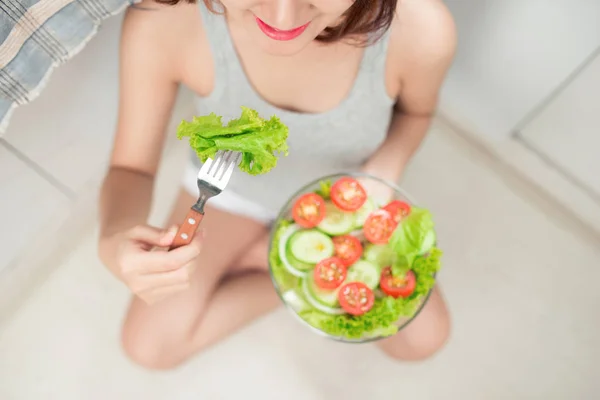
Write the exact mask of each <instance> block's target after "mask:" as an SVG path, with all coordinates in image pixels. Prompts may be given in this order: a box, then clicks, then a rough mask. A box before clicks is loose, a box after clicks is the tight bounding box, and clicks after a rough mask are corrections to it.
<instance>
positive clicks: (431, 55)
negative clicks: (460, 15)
mask: <svg viewBox="0 0 600 400" xmlns="http://www.w3.org/2000/svg"><path fill="white" fill-rule="evenodd" d="M398 3H399V4H398V8H397V10H396V18H395V19H394V22H393V23H392V26H391V32H390V46H389V50H388V52H389V53H388V68H387V69H388V74H387V75H388V79H389V78H390V76H392V77H393V78H391V79H395V80H396V81H398V78H400V80H403V78H404V77H406V76H410V75H411V74H412V72H413V71H415V70H417V69H418V70H421V71H423V70H429V69H432V70H435V69H440V70H442V71H437V72H438V73H439V72H442V73H443V72H445V71H446V69H447V68H448V67H449V65H450V63H451V61H452V59H453V57H454V53H455V51H456V41H457V37H456V27H455V25H454V19H453V18H452V14H451V13H450V11H449V10H448V9H447V8H446V6H445V5H444V3H443V2H442V1H441V0H400V1H399V2H398Z"/></svg>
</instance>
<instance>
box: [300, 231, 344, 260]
mask: <svg viewBox="0 0 600 400" xmlns="http://www.w3.org/2000/svg"><path fill="white" fill-rule="evenodd" d="M289 249H290V252H291V253H292V256H294V258H296V259H297V260H299V261H302V262H303V263H307V264H316V263H318V262H319V261H321V260H323V259H325V258H328V257H331V256H332V255H333V253H334V252H335V248H334V246H333V241H332V240H331V238H330V237H329V236H327V235H325V234H324V233H322V232H319V231H318V230H315V229H310V230H301V231H298V232H296V233H294V234H293V235H292V236H291V237H290V240H289Z"/></svg>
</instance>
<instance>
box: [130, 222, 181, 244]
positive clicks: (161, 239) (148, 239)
mask: <svg viewBox="0 0 600 400" xmlns="http://www.w3.org/2000/svg"><path fill="white" fill-rule="evenodd" d="M176 234H177V227H176V226H172V227H171V228H169V229H167V230H164V229H158V228H155V227H152V226H136V227H135V228H133V229H131V231H130V232H129V237H130V238H131V239H133V240H136V241H138V242H142V243H145V244H149V245H151V246H159V247H165V246H168V245H169V244H171V242H172V241H173V239H174V238H175V235H176Z"/></svg>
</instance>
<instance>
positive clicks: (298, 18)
mask: <svg viewBox="0 0 600 400" xmlns="http://www.w3.org/2000/svg"><path fill="white" fill-rule="evenodd" d="M309 9H310V3H308V2H307V1H304V0H272V1H269V2H268V3H267V4H265V5H264V7H263V15H264V17H265V18H268V19H267V20H265V22H267V23H268V24H269V25H271V26H273V27H274V28H277V29H280V30H290V29H294V28H297V27H299V26H302V25H304V24H305V23H306V22H308V15H307V14H308V13H307V12H306V11H308V10H309Z"/></svg>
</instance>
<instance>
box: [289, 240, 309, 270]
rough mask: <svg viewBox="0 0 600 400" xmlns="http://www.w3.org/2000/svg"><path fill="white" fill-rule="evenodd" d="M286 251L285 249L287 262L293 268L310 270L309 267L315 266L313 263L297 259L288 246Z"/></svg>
mask: <svg viewBox="0 0 600 400" xmlns="http://www.w3.org/2000/svg"><path fill="white" fill-rule="evenodd" d="M286 251H287V259H288V262H289V263H290V265H291V266H292V267H294V268H295V269H297V270H299V271H310V270H311V269H313V268H314V267H315V264H309V263H305V262H302V261H300V260H298V259H297V258H296V257H294V255H293V254H292V251H291V250H290V247H289V246H287V250H286Z"/></svg>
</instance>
